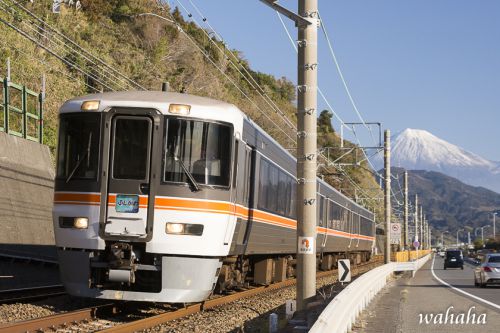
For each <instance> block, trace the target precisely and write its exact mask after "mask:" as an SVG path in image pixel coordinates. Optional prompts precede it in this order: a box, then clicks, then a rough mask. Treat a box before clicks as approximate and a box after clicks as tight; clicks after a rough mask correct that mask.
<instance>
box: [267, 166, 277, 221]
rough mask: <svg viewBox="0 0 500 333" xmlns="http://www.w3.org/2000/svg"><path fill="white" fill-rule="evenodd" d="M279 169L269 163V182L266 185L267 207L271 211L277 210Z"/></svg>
mask: <svg viewBox="0 0 500 333" xmlns="http://www.w3.org/2000/svg"><path fill="white" fill-rule="evenodd" d="M278 177H279V170H278V168H276V167H275V166H274V165H272V164H269V184H268V187H267V201H268V202H267V208H268V209H269V210H270V211H271V212H277V208H278V207H277V203H278V182H279V178H278Z"/></svg>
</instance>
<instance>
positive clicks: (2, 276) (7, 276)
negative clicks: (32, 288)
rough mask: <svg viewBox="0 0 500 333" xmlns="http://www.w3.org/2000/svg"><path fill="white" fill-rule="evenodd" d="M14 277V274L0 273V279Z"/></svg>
mask: <svg viewBox="0 0 500 333" xmlns="http://www.w3.org/2000/svg"><path fill="white" fill-rule="evenodd" d="M13 277H14V275H0V279H10V278H13Z"/></svg>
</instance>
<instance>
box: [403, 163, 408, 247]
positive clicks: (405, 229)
mask: <svg viewBox="0 0 500 333" xmlns="http://www.w3.org/2000/svg"><path fill="white" fill-rule="evenodd" d="M404 187H405V189H404V191H405V193H404V196H405V216H404V219H405V220H404V227H403V247H404V249H405V250H407V249H408V171H407V170H405V179H404Z"/></svg>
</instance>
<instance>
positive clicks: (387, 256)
mask: <svg viewBox="0 0 500 333" xmlns="http://www.w3.org/2000/svg"><path fill="white" fill-rule="evenodd" d="M384 170H385V175H384V177H385V186H384V208H385V251H384V262H385V263H386V264H388V263H390V262H391V242H390V236H389V235H390V228H391V131H390V130H386V131H385V132H384Z"/></svg>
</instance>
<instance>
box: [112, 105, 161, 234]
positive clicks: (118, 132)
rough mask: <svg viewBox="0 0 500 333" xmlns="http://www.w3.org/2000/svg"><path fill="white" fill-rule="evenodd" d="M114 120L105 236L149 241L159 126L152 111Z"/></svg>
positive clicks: (120, 116) (117, 115)
mask: <svg viewBox="0 0 500 333" xmlns="http://www.w3.org/2000/svg"><path fill="white" fill-rule="evenodd" d="M110 117H111V118H110V121H108V122H107V126H109V125H110V137H109V154H108V158H109V160H108V175H109V176H108V188H107V200H106V219H105V221H106V222H105V227H104V234H105V236H107V237H119V239H137V238H139V239H145V238H148V237H147V236H148V232H147V231H148V221H150V220H151V219H152V216H153V211H152V210H153V209H154V197H150V187H151V186H150V184H151V160H152V146H153V131H154V130H153V128H154V127H155V129H156V130H157V128H158V126H154V118H153V116H152V115H151V113H150V112H149V115H147V114H141V115H138V114H131V113H123V114H122V113H118V112H116V114H114V115H110ZM151 222H152V221H151ZM149 230H152V228H149Z"/></svg>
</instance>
